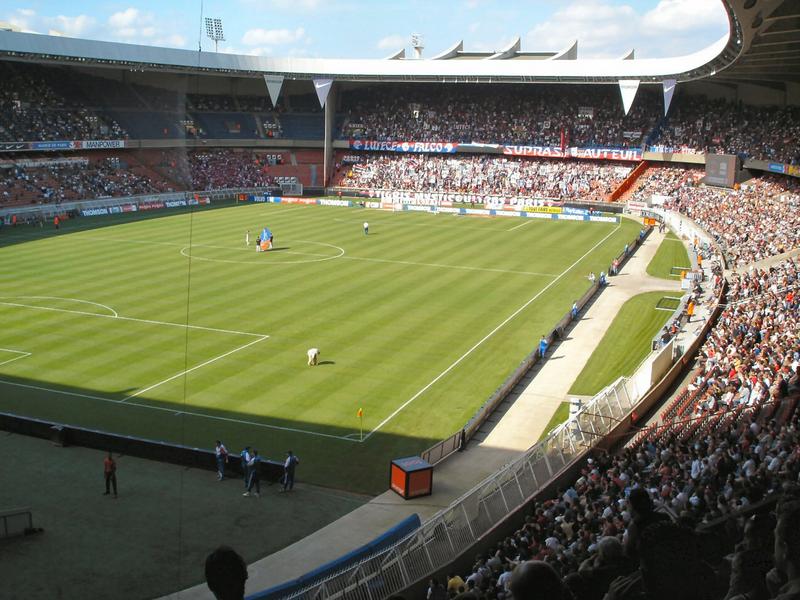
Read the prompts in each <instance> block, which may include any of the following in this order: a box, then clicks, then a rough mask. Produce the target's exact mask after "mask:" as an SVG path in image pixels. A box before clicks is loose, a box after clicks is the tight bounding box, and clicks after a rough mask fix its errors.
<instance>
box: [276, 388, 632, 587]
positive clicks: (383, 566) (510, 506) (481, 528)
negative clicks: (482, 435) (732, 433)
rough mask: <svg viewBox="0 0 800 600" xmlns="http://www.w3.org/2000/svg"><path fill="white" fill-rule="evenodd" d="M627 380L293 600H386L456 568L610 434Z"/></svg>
mask: <svg viewBox="0 0 800 600" xmlns="http://www.w3.org/2000/svg"><path fill="white" fill-rule="evenodd" d="M635 402H636V399H634V398H631V397H629V395H628V392H627V391H626V380H625V379H624V378H620V379H618V380H617V381H615V382H614V383H613V384H611V385H610V386H608V387H607V388H605V389H604V390H603V391H602V392H600V393H599V394H597V395H596V396H595V397H594V398H593V399H592V400H591V401H590V402H588V403H587V404H586V405H585V406H584V407H583V408H582V409H581V410H580V412H578V413H577V414H576V415H575V416H573V417H572V418H571V419H570V420H568V421H567V422H566V423H564V424H562V425H559V426H558V427H556V428H555V429H553V430H552V431H551V432H550V433H549V435H548V436H547V437H546V438H545V439H544V440H542V441H541V442H539V443H537V444H536V445H534V446H533V447H532V448H531V449H530V450H528V451H527V452H526V453H525V454H523V455H522V456H521V457H519V458H517V459H515V460H514V461H513V462H511V463H509V464H508V465H506V466H505V467H504V468H503V469H501V470H500V471H499V472H497V473H494V474H492V475H491V476H490V477H489V478H487V479H485V480H484V481H483V482H481V483H480V484H478V485H477V486H475V487H474V488H473V489H471V490H470V491H469V492H467V493H466V494H464V495H463V496H461V497H460V498H459V499H458V500H456V501H455V502H453V503H452V504H451V505H450V506H449V507H447V508H446V509H444V510H443V511H441V512H439V513H438V514H437V515H435V516H434V517H433V518H431V519H430V520H429V521H427V522H426V523H425V524H423V525H422V527H420V528H419V529H418V530H417V531H415V532H414V533H412V534H410V535H409V536H407V537H406V538H404V539H402V540H400V541H399V542H398V543H397V544H395V545H394V546H392V547H391V548H388V549H386V550H383V551H381V552H378V553H376V554H374V555H372V556H369V557H367V558H365V559H364V560H362V561H361V562H359V563H358V564H356V565H353V566H350V567H348V568H346V569H343V570H342V571H340V572H338V573H335V574H333V575H331V577H329V578H328V579H326V580H325V581H322V582H317V583H314V584H312V585H309V586H308V587H306V588H304V589H301V590H298V591H296V592H294V593H292V594H291V595H289V596H286V597H287V598H302V599H306V600H325V599H340V598H341V599H348V600H379V599H381V598H386V597H388V596H389V595H391V594H395V593H398V592H401V591H402V590H404V589H406V588H408V587H410V586H411V585H413V584H414V583H415V582H417V581H419V580H421V579H422V578H424V577H426V576H427V575H428V574H430V573H432V572H434V571H436V570H438V569H441V568H444V567H446V566H448V565H449V564H451V563H452V562H453V561H454V560H455V559H456V558H457V557H458V556H459V555H460V554H462V553H463V552H465V551H467V550H468V549H469V548H470V547H471V546H472V545H473V544H474V543H475V542H477V541H478V540H480V538H481V537H483V536H484V535H485V534H486V533H488V532H489V531H490V530H491V529H492V528H493V527H495V526H496V525H498V524H499V523H501V522H502V521H503V520H504V519H505V518H506V517H507V516H508V515H509V514H510V513H511V512H513V511H515V510H517V509H518V508H520V507H522V506H523V505H524V504H525V503H526V502H527V501H528V500H529V499H530V498H532V497H533V495H534V494H536V492H537V491H539V490H540V489H542V488H543V487H544V486H545V485H546V484H547V483H548V482H550V481H552V480H553V479H554V478H555V477H557V476H558V475H559V473H561V472H562V471H563V470H564V468H565V467H567V466H568V465H570V464H571V463H572V462H573V461H574V460H576V459H577V458H579V457H581V456H582V455H584V454H585V453H586V452H588V450H589V449H590V448H591V447H593V446H594V445H595V444H596V443H598V442H599V441H600V440H602V438H603V437H604V436H605V435H607V434H608V433H609V432H610V431H611V430H612V429H613V428H614V427H615V426H616V425H617V424H618V423H619V422H620V420H622V419H623V418H624V417H625V415H627V414H628V413H629V412H630V411H631V410H632V409H633V408H634V405H635Z"/></svg>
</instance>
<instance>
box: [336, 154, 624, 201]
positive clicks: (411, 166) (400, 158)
mask: <svg viewBox="0 0 800 600" xmlns="http://www.w3.org/2000/svg"><path fill="white" fill-rule="evenodd" d="M361 158H362V160H361V162H359V163H356V164H349V165H347V166H346V167H344V168H341V169H340V170H339V173H338V179H337V185H339V186H341V187H343V188H350V189H358V190H382V189H389V190H406V191H418V192H429V191H445V192H453V193H466V194H477V195H488V194H500V195H508V196H510V197H527V198H553V199H557V200H567V199H569V200H576V199H580V200H596V201H603V200H606V198H607V196H608V195H609V194H610V193H611V192H612V191H613V190H614V188H616V187H617V186H618V185H619V184H620V183H621V182H622V180H624V179H625V177H626V176H627V174H628V173H629V172H630V169H631V166H630V165H625V164H618V163H613V162H595V161H553V160H531V159H517V158H507V157H498V156H471V157H461V156H455V157H450V156H446V155H445V156H442V155H403V154H394V155H392V154H378V153H374V154H369V155H366V156H362V157H361Z"/></svg>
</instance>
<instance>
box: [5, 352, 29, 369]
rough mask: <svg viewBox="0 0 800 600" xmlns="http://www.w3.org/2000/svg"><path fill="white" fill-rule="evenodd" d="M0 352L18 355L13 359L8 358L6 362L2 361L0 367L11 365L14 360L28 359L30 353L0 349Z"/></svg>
mask: <svg viewBox="0 0 800 600" xmlns="http://www.w3.org/2000/svg"><path fill="white" fill-rule="evenodd" d="M0 352H11V353H12V354H19V356H15V357H14V358H9V359H8V360H4V361H3V362H0V367H2V366H3V365H7V364H8V363H12V362H14V361H15V360H20V359H22V358H28V357H29V356H30V355H31V354H33V353H32V352H23V351H22V350H12V349H11V348H0Z"/></svg>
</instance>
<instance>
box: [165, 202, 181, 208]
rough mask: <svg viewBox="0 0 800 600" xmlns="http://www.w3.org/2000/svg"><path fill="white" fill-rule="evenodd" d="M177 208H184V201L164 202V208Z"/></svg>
mask: <svg viewBox="0 0 800 600" xmlns="http://www.w3.org/2000/svg"><path fill="white" fill-rule="evenodd" d="M178 206H186V200H166V201H165V202H164V207H165V208H177V207H178Z"/></svg>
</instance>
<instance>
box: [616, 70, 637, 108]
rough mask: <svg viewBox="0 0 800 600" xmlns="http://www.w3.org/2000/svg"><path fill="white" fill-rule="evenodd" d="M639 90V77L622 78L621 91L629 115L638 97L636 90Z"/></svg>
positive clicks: (620, 81)
mask: <svg viewBox="0 0 800 600" xmlns="http://www.w3.org/2000/svg"><path fill="white" fill-rule="evenodd" d="M637 91H639V80H638V79H620V80H619V92H620V94H621V95H622V108H623V110H624V111H625V114H626V115H627V114H628V112H629V111H630V110H631V106H633V100H634V98H636V92H637Z"/></svg>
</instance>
